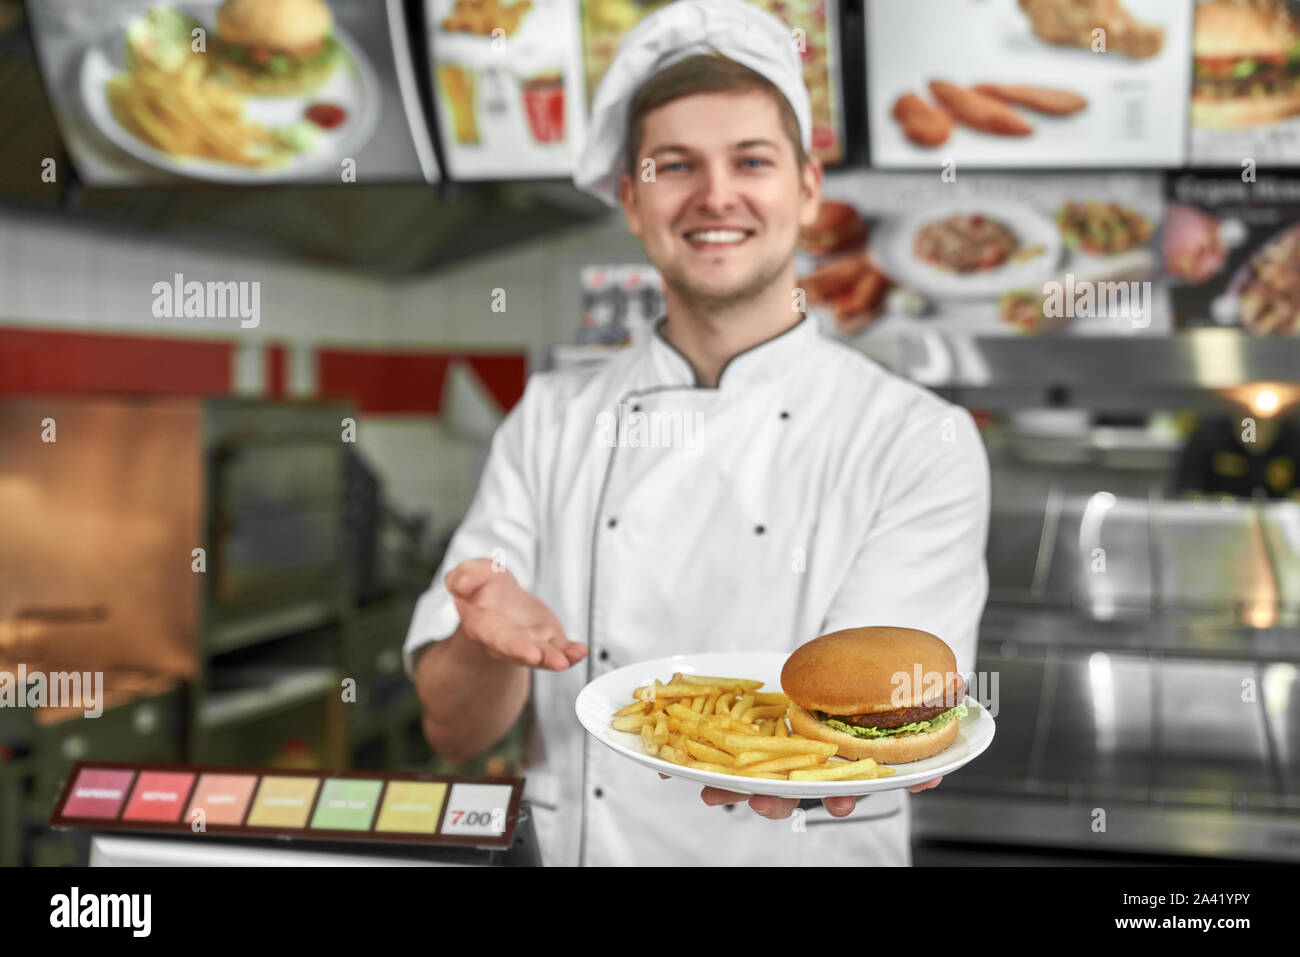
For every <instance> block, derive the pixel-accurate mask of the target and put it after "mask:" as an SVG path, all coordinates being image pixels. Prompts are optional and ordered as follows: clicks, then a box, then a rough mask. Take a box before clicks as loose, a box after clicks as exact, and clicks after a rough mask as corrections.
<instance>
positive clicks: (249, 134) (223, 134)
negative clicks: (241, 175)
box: [105, 57, 291, 167]
mask: <svg viewBox="0 0 1300 957" xmlns="http://www.w3.org/2000/svg"><path fill="white" fill-rule="evenodd" d="M204 69H205V63H204V58H202V57H196V58H194V59H193V60H191V61H190V62H188V63H186V65H185V66H184V67H183V68H182V69H181V70H179V71H178V72H171V73H168V72H164V71H162V70H160V69H157V68H156V67H153V66H149V65H147V64H143V63H142V64H138V65H136V66H135V68H134V69H132V70H129V71H128V72H126V73H121V74H119V75H117V76H115V77H113V79H111V80H109V81H108V83H107V84H106V86H105V93H106V95H107V97H108V103H109V106H110V107H111V108H112V111H113V115H114V116H115V117H116V118H117V120H118V122H119V123H121V124H122V125H123V126H124V127H126V128H127V129H128V130H130V131H131V132H132V133H133V134H135V136H137V137H138V138H139V139H141V140H143V141H144V142H146V143H148V144H149V145H150V146H153V147H154V148H156V149H159V150H162V151H163V152H164V153H169V154H171V155H172V156H177V157H193V158H197V159H208V160H217V161H219V162H223V163H232V164H234V165H237V166H250V167H265V166H276V165H280V164H282V163H283V162H285V160H286V159H288V157H289V156H290V155H291V154H290V151H289V150H288V149H286V148H285V146H284V145H283V144H282V143H281V141H280V140H279V138H278V137H277V136H276V133H275V131H273V130H271V129H269V128H267V127H265V126H262V125H261V124H259V123H252V122H249V121H247V120H245V119H244V97H243V96H241V95H239V94H237V93H235V92H233V91H231V90H229V89H227V88H226V87H224V86H222V85H221V84H219V83H216V82H213V81H211V80H209V79H207V78H206V77H205V74H204Z"/></svg>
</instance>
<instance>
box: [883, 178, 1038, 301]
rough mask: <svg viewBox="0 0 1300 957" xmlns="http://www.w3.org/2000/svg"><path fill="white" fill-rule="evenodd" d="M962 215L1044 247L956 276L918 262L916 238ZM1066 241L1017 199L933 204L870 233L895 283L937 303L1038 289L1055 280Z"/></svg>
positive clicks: (1023, 244)
mask: <svg viewBox="0 0 1300 957" xmlns="http://www.w3.org/2000/svg"><path fill="white" fill-rule="evenodd" d="M961 213H979V214H980V215H982V216H987V217H988V218H989V219H996V220H997V221H998V222H1001V223H1005V224H1006V225H1007V227H1008V228H1009V229H1011V231H1012V232H1014V233H1015V234H1016V236H1017V238H1019V240H1020V245H1021V247H1022V248H1023V247H1028V246H1042V247H1043V249H1042V252H1040V253H1039V254H1038V255H1037V256H1035V257H1033V258H1032V259H1029V260H1026V261H1025V262H1018V263H1006V264H1004V265H1002V266H998V267H997V268H995V269H981V270H979V271H978V272H969V273H955V272H948V271H947V270H945V269H940V268H938V267H937V266H932V265H930V264H929V263H927V262H922V261H921V260H919V259H917V258H916V254H915V253H914V252H913V246H914V244H915V241H916V234H917V233H918V232H920V230H921V228H922V227H924V226H927V225H929V224H930V223H933V222H937V221H938V220H941V219H947V218H948V217H949V216H956V215H958V214H961ZM1063 248H1064V243H1063V242H1062V240H1061V235H1060V233H1059V232H1058V231H1057V229H1056V224H1055V223H1054V222H1052V219H1051V217H1050V216H1047V215H1045V214H1043V213H1041V212H1039V211H1038V210H1037V209H1034V208H1033V207H1032V206H1028V205H1026V204H1024V203H1020V202H1016V201H1014V200H989V199H983V200H965V201H963V200H957V201H953V202H948V203H940V204H936V205H934V206H929V207H926V208H924V209H920V210H917V211H915V212H911V213H908V214H907V215H905V216H902V217H899V218H897V219H895V218H893V217H887V218H885V219H884V220H883V221H882V222H881V223H880V225H879V226H878V227H877V228H876V229H874V230H872V233H871V253H872V255H873V256H874V257H875V258H876V260H877V261H878V262H879V263H880V265H881V268H883V269H884V270H885V272H886V273H887V274H888V275H889V276H890V278H892V279H893V280H894V281H895V282H898V283H901V284H902V285H904V286H910V287H912V288H913V289H915V290H917V292H920V293H922V294H923V295H926V296H929V297H931V298H934V299H986V298H992V297H994V296H997V295H999V294H1001V293H1004V292H1006V291H1007V290H1009V289H1021V288H1038V287H1041V286H1042V284H1043V283H1045V282H1047V280H1049V279H1051V278H1052V275H1053V274H1054V272H1055V270H1056V264H1057V263H1058V262H1059V261H1060V259H1061V251H1062V249H1063Z"/></svg>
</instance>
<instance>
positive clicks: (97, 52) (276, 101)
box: [79, 10, 380, 183]
mask: <svg viewBox="0 0 1300 957" xmlns="http://www.w3.org/2000/svg"><path fill="white" fill-rule="evenodd" d="M184 12H187V13H192V11H188V10H186V11H184ZM206 12H209V13H210V12H211V11H210V10H209V11H206ZM199 19H200V20H201V19H202V17H201V16H200V17H199ZM334 39H335V41H337V42H338V44H339V46H341V47H342V48H343V53H344V57H343V62H342V63H340V64H339V65H338V67H337V68H336V69H335V70H334V73H333V75H332V76H331V77H330V78H329V80H328V81H327V82H326V83H325V84H324V85H323V86H321V87H320V88H319V89H317V90H314V91H312V92H311V93H307V94H302V95H295V96H252V95H249V96H248V98H247V101H246V103H247V105H246V106H245V109H244V118H245V119H247V120H249V121H251V122H254V123H261V124H262V125H263V126H271V127H278V126H288V125H289V124H291V123H296V122H299V121H300V120H302V119H303V111H304V110H306V108H307V107H308V106H309V105H311V104H312V103H332V104H334V105H336V106H340V107H342V108H343V109H344V110H345V111H346V112H347V118H346V119H345V120H344V121H343V122H342V123H341V124H340V125H339V126H337V127H335V128H334V129H332V130H319V131H318V132H319V134H320V135H319V138H318V140H317V143H316V145H315V147H314V148H313V149H312V150H310V151H309V152H306V153H298V154H295V155H294V156H292V157H291V158H290V159H289V161H288V162H287V163H286V164H285V165H283V166H275V167H266V168H257V167H248V166H239V165H236V164H234V163H223V162H220V161H218V160H206V159H189V158H182V157H176V156H172V155H171V154H170V153H165V152H163V151H162V150H159V149H155V148H154V147H153V146H150V145H149V144H148V143H146V142H144V141H143V140H141V139H137V138H136V136H135V134H134V133H132V132H131V131H130V130H128V129H127V128H126V127H125V126H123V125H122V124H121V123H119V122H118V121H117V117H115V116H114V115H113V110H112V108H111V107H110V106H109V104H108V95H107V93H106V92H105V84H107V83H108V81H109V80H111V79H112V78H113V77H115V76H117V75H118V74H119V73H122V72H124V71H125V70H126V68H127V67H126V48H125V42H126V31H125V29H123V30H120V31H118V32H116V33H115V34H114V35H112V36H111V38H110V39H108V40H105V41H103V42H101V43H100V44H98V45H96V46H91V47H89V48H88V49H87V50H86V54H85V57H84V58H83V59H82V61H81V75H80V84H79V85H80V90H81V100H82V103H83V104H84V105H85V109H86V113H87V115H88V116H89V117H90V120H91V122H92V123H94V125H95V127H96V128H97V129H98V130H99V131H100V132H101V133H103V134H104V136H106V137H107V138H108V139H109V140H110V141H112V142H113V143H114V144H115V145H117V146H119V147H121V148H122V149H123V150H125V151H126V152H127V153H130V154H131V155H132V156H134V157H135V158H136V159H140V160H144V161H145V162H146V163H149V164H150V165H152V166H156V167H158V168H159V169H164V170H167V171H168V172H170V173H179V174H180V175H182V176H190V177H193V178H195V179H203V180H211V181H213V182H218V183H276V182H285V181H290V180H297V179H302V178H303V177H305V176H309V175H311V174H314V173H319V172H320V171H321V170H323V169H326V168H329V167H337V166H338V163H339V161H340V160H341V159H342V158H343V157H345V156H355V155H356V154H357V152H359V151H360V149H361V148H362V147H363V146H365V144H366V143H367V142H369V140H370V137H371V136H373V135H374V133H375V129H376V127H377V126H378V125H379V110H380V96H379V81H378V80H377V79H376V78H375V71H374V69H373V68H372V67H371V65H370V62H369V61H368V60H367V59H366V57H365V54H364V53H362V52H361V48H360V47H358V46H357V44H356V41H354V40H353V39H352V38H351V37H350V36H348V35H347V34H346V33H344V32H343V30H342V29H340V28H339V27H335V28H334Z"/></svg>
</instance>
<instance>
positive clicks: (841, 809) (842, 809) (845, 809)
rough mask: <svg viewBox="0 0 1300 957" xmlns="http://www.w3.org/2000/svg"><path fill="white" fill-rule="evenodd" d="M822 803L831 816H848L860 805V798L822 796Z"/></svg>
mask: <svg viewBox="0 0 1300 957" xmlns="http://www.w3.org/2000/svg"><path fill="white" fill-rule="evenodd" d="M822 804H823V805H824V806H825V808H826V813H827V814H829V815H830V816H831V817H848V816H849V815H850V814H852V813H853V809H854V808H855V807H857V806H858V799H857V798H855V797H829V798H822Z"/></svg>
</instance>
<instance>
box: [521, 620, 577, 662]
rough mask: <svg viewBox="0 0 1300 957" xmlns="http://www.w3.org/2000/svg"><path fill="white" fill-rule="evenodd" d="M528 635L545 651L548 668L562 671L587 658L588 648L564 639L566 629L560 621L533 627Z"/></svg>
mask: <svg viewBox="0 0 1300 957" xmlns="http://www.w3.org/2000/svg"><path fill="white" fill-rule="evenodd" d="M552 617H553V616H552ZM528 635H529V637H530V638H531V639H532V640H533V641H534V642H535V643H536V644H537V646H538V647H539V648H542V649H543V655H544V660H545V661H546V662H547V664H546V667H547V668H552V669H554V670H557V671H562V670H564V669H565V668H567V667H569V665H576V664H577V663H578V662H579V661H581V660H582V659H583V658H585V657H586V656H587V646H586V645H581V644H579V643H578V642H576V641H569V639H568V638H566V637H564V629H563V628H561V627H560V623H559V622H558V621H556V622H555V623H554V624H550V623H544V624H540V625H533V626H532V627H531V628H529V629H528Z"/></svg>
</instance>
